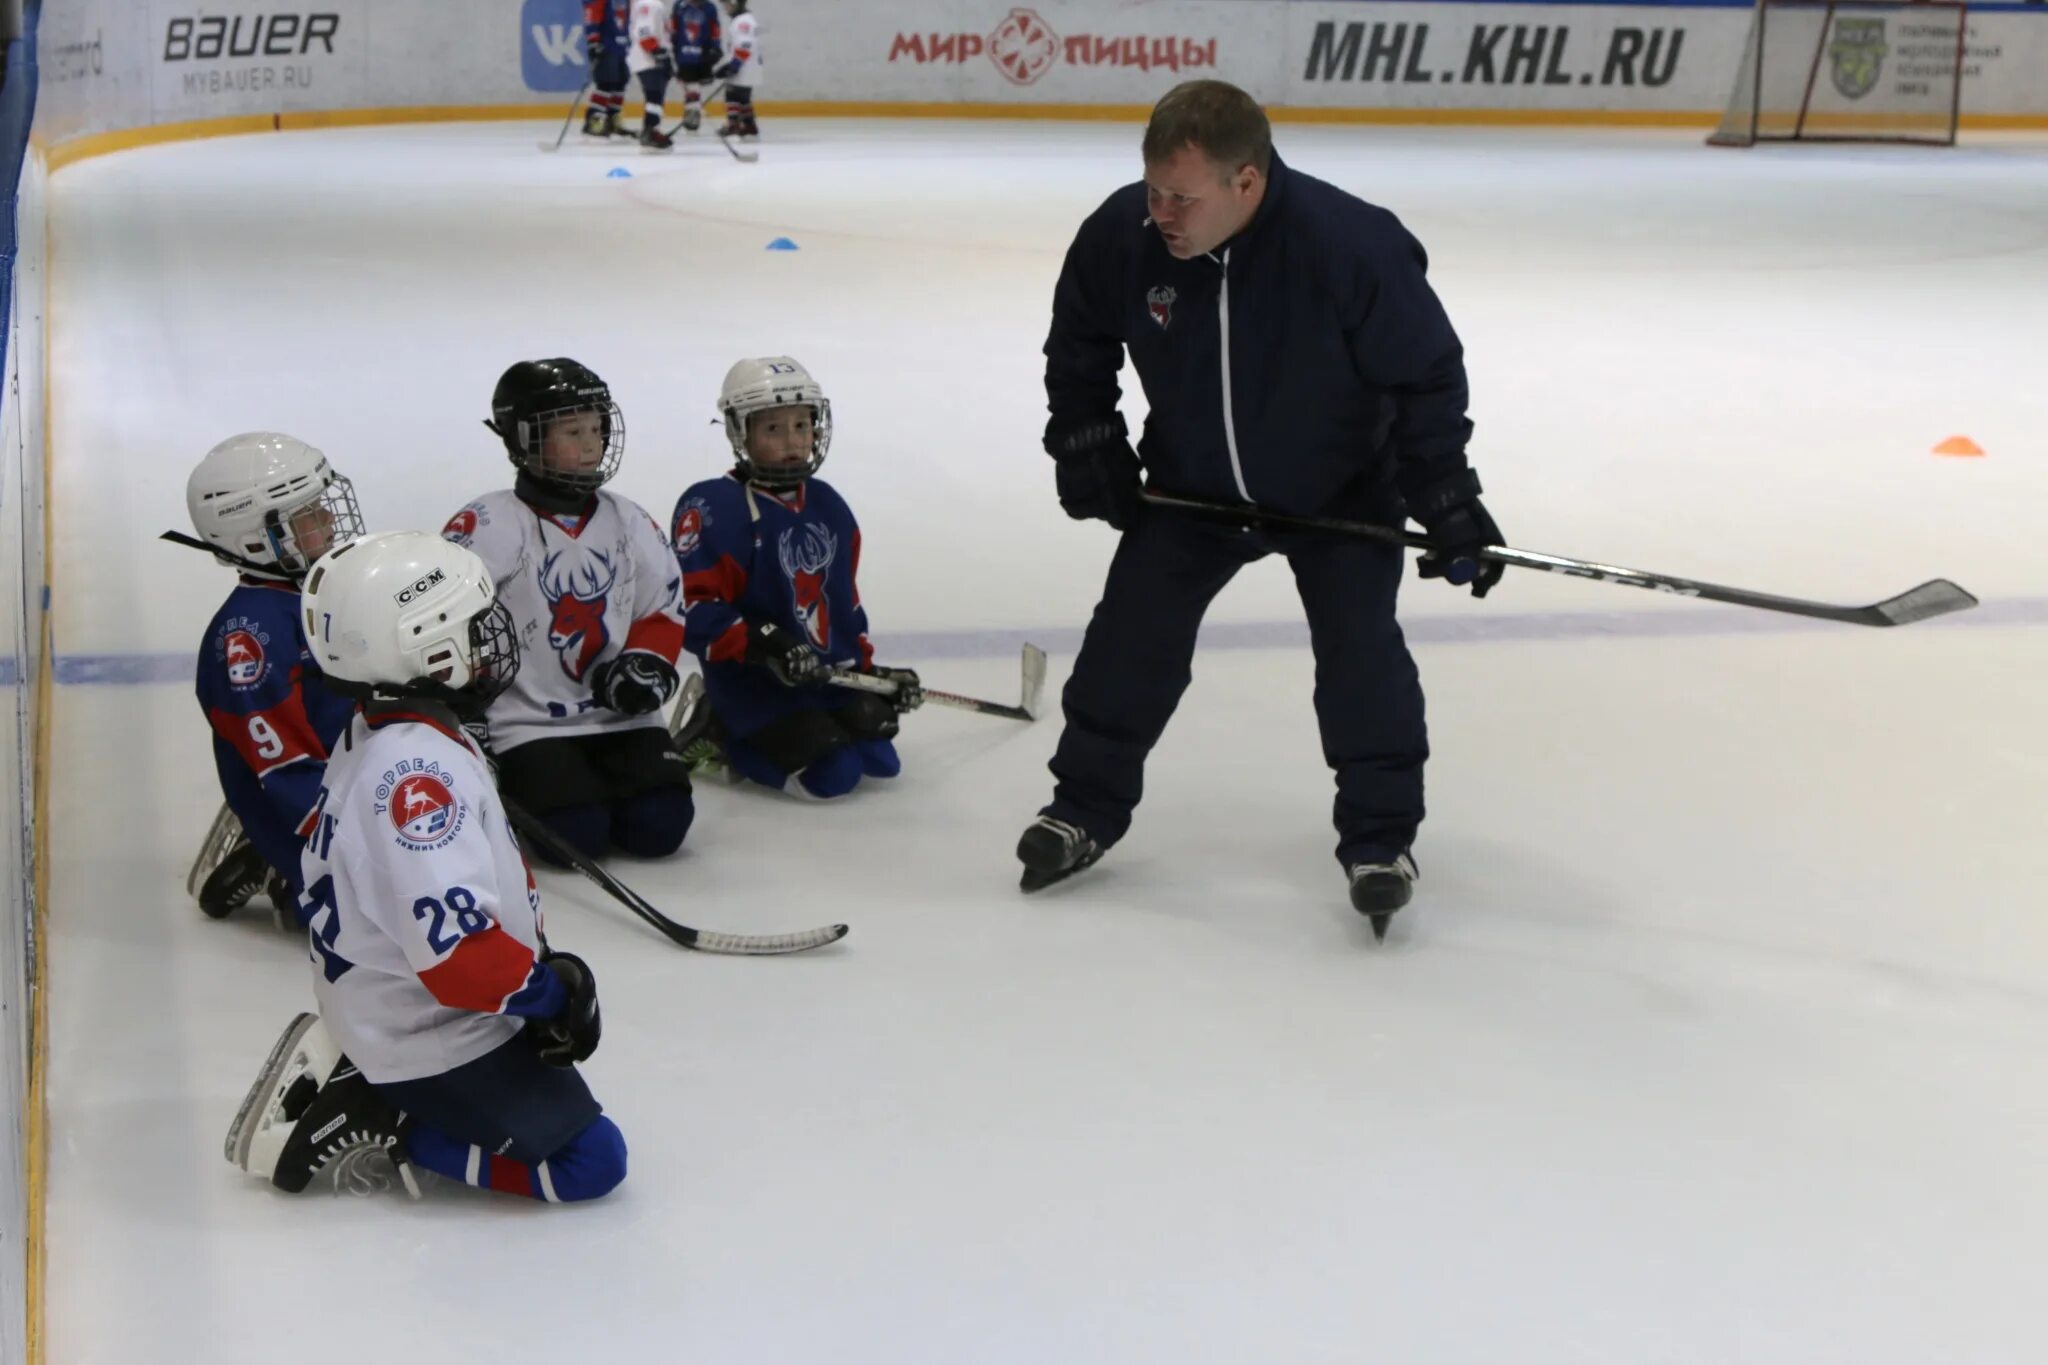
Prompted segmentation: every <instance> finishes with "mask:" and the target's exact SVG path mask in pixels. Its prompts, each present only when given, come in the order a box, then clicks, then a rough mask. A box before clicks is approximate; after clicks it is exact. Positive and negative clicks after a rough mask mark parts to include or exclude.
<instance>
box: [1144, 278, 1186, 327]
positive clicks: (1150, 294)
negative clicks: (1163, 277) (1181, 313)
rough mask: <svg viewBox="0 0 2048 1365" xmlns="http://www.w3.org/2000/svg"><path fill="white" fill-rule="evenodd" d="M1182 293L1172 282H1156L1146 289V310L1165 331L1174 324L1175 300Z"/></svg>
mask: <svg viewBox="0 0 2048 1365" xmlns="http://www.w3.org/2000/svg"><path fill="white" fill-rule="evenodd" d="M1179 297H1180V294H1179V293H1178V292H1177V291H1176V290H1175V289H1174V287H1173V286H1172V285H1170V284H1155V285H1153V286H1152V287H1151V288H1150V289H1148V290H1146V291H1145V311H1146V312H1148V313H1150V314H1151V315H1152V321H1154V322H1156V323H1158V324H1159V330H1160V331H1162V332H1163V331H1165V330H1166V329H1167V328H1169V327H1171V326H1172V325H1173V302H1174V300H1175V299H1178V298H1179Z"/></svg>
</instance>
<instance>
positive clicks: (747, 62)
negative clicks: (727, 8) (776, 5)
mask: <svg viewBox="0 0 2048 1365" xmlns="http://www.w3.org/2000/svg"><path fill="white" fill-rule="evenodd" d="M711 74H712V75H713V76H714V77H716V78H717V79H718V80H722V81H724V82H725V126H724V127H723V128H721V129H719V130H718V135H719V136H720V137H758V136H760V133H761V129H760V127H759V126H758V125H756V124H755V122H754V87H755V86H757V85H759V84H760V83H761V33H760V24H759V21H758V20H756V19H755V18H754V16H753V14H752V13H750V12H749V11H748V9H747V0H732V55H731V56H730V57H728V58H726V60H725V62H724V64H723V65H721V66H720V67H719V68H718V69H717V70H716V71H714V72H712V73H711Z"/></svg>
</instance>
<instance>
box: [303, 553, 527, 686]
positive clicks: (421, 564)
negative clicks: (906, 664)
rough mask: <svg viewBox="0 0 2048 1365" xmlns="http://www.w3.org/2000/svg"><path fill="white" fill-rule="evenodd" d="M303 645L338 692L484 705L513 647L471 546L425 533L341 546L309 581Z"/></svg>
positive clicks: (512, 666)
mask: <svg viewBox="0 0 2048 1365" xmlns="http://www.w3.org/2000/svg"><path fill="white" fill-rule="evenodd" d="M301 606H302V607H303V609H304V611H305V626H306V642H307V644H308V645H309V646H310V647H311V648H312V651H313V657H314V659H315V661H316V662H318V663H319V665H320V670H321V672H323V673H325V674H326V675H327V677H328V679H329V680H330V681H332V682H333V683H335V684H336V687H337V689H338V690H340V691H342V692H344V693H346V694H348V695H351V696H355V697H358V698H364V699H367V698H370V697H429V698H434V699H437V700H440V701H444V702H448V703H451V704H457V705H463V704H465V703H466V704H467V705H465V706H464V709H481V708H482V707H484V706H487V705H489V704H490V703H491V702H492V701H494V700H495V699H496V698H497V697H498V695H499V694H500V693H502V692H503V691H504V690H505V689H506V688H507V687H509V686H511V684H512V678H513V675H514V674H516V673H518V671H519V641H518V636H517V632H516V631H515V630H514V629H513V626H512V616H511V613H509V612H507V611H506V610H505V605H504V603H502V602H500V601H498V593H497V588H496V586H495V585H494V584H493V583H492V581H491V572H490V570H489V569H487V568H486V567H484V562H483V560H482V559H481V558H479V557H478V556H477V553H476V552H475V551H474V550H471V549H468V548H466V547H464V546H461V545H457V544H455V543H454V542H452V541H446V540H443V539H441V537H439V536H437V535H434V534H432V533H431V532H427V531H384V532H381V533H379V534H377V535H374V536H364V537H363V538H362V539H361V540H358V541H355V542H354V543H352V544H349V545H344V546H342V547H341V548H340V549H338V550H335V551H334V552H333V553H331V554H328V555H326V556H325V557H323V558H322V559H321V560H320V561H319V562H318V563H317V564H315V565H314V566H313V569H312V572H311V573H309V574H307V575H306V589H305V596H304V597H303V599H302V600H301Z"/></svg>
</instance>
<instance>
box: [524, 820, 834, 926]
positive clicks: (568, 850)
mask: <svg viewBox="0 0 2048 1365" xmlns="http://www.w3.org/2000/svg"><path fill="white" fill-rule="evenodd" d="M498 799H499V800H500V801H503V802H504V803H505V814H506V815H507V816H508V817H510V818H511V821H512V827H513V828H514V829H516V830H518V831H519V833H520V834H521V835H522V836H524V837H525V838H528V839H531V840H533V842H534V843H536V844H538V845H540V846H541V847H542V848H544V849H546V850H547V851H548V852H549V853H551V854H553V855H554V856H555V857H556V858H559V859H560V860H561V861H563V862H565V863H567V864H568V865H569V866H571V867H573V868H575V869H576V870H577V871H578V872H580V873H582V874H583V875H584V876H586V877H588V878H589V879H590V880H591V881H593V882H596V883H597V884H598V885H599V886H601V887H603V888H604V890H605V893H606V894H607V895H609V896H611V898H612V899H613V900H616V901H617V902H618V903H619V904H621V905H623V906H625V907H626V908H627V909H628V910H631V911H632V912H633V913H634V914H636V915H638V916H639V917H640V918H641V919H644V920H646V921H647V922H648V923H649V924H651V925H653V926H654V927H655V928H656V929H658V930H660V931H661V933H662V935H663V936H664V937H666V938H667V939H668V940H669V942H671V943H677V944H681V945H682V946H683V947H685V948H694V949H696V950H697V951H698V952H700V953H725V954H728V955H731V956H737V957H767V956H773V955H775V954H779V953H801V952H803V951H805V950H806V949H809V948H822V947H824V946H825V945H826V944H828V943H837V942H838V941H839V940H840V939H842V938H845V937H846V932H847V929H846V926H845V925H843V924H828V925H826V926H824V927H823V928H819V929H806V930H804V931H802V932H801V933H795V934H722V933H718V932H716V931H714V930H710V929H692V928H691V927H690V926H689V925H687V924H678V923H676V922H675V921H674V920H672V919H670V918H669V917H668V916H667V915H664V914H662V913H661V911H659V910H657V909H655V908H654V907H653V906H652V905H649V904H648V903H647V901H646V900H645V899H644V898H642V897H641V895H640V893H639V892H637V891H635V890H634V889H633V888H632V887H630V886H627V885H626V884H625V883H624V882H622V881H620V880H619V879H618V878H617V877H614V876H613V875H612V874H611V873H609V872H607V871H605V870H604V869H603V868H602V867H600V866H598V865H597V864H596V863H594V862H592V861H591V860H590V859H589V858H586V857H584V856H583V852H582V850H581V849H578V848H577V847H576V846H575V845H574V844H571V843H570V842H569V841H568V840H566V839H564V838H562V837H561V836H560V835H559V834H556V833H555V832H554V831H553V830H551V829H549V828H548V827H547V825H546V824H544V823H543V822H542V821H541V820H539V819H538V818H537V817H535V816H533V815H530V814H528V813H527V812H526V811H524V810H522V809H520V808H519V806H517V805H516V804H514V803H513V802H512V801H511V800H510V799H509V798H507V797H506V796H505V795H504V794H503V793H500V794H499V797H498Z"/></svg>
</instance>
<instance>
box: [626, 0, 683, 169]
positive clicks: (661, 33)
mask: <svg viewBox="0 0 2048 1365" xmlns="http://www.w3.org/2000/svg"><path fill="white" fill-rule="evenodd" d="M670 3H671V0H632V8H631V10H629V11H628V19H627V28H626V36H627V46H626V66H627V69H628V70H630V71H631V72H632V73H633V75H634V77H635V79H637V80H638V81H639V82H640V93H641V95H642V96H643V97H644V98H645V99H646V101H647V112H646V113H644V114H642V115H641V116H640V145H641V146H642V147H646V148H649V149H651V150H653V151H657V152H665V151H667V150H668V149H669V148H670V147H671V146H673V145H674V142H673V139H671V138H670V137H669V135H668V134H667V133H664V132H663V131H661V120H662V117H663V114H664V111H663V109H662V100H663V99H665V98H666V97H667V94H668V83H669V78H670V77H671V76H672V75H674V73H675V51H674V46H673V43H672V42H671V34H670V32H669V22H670V19H671V15H670V13H669V5H670Z"/></svg>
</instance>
